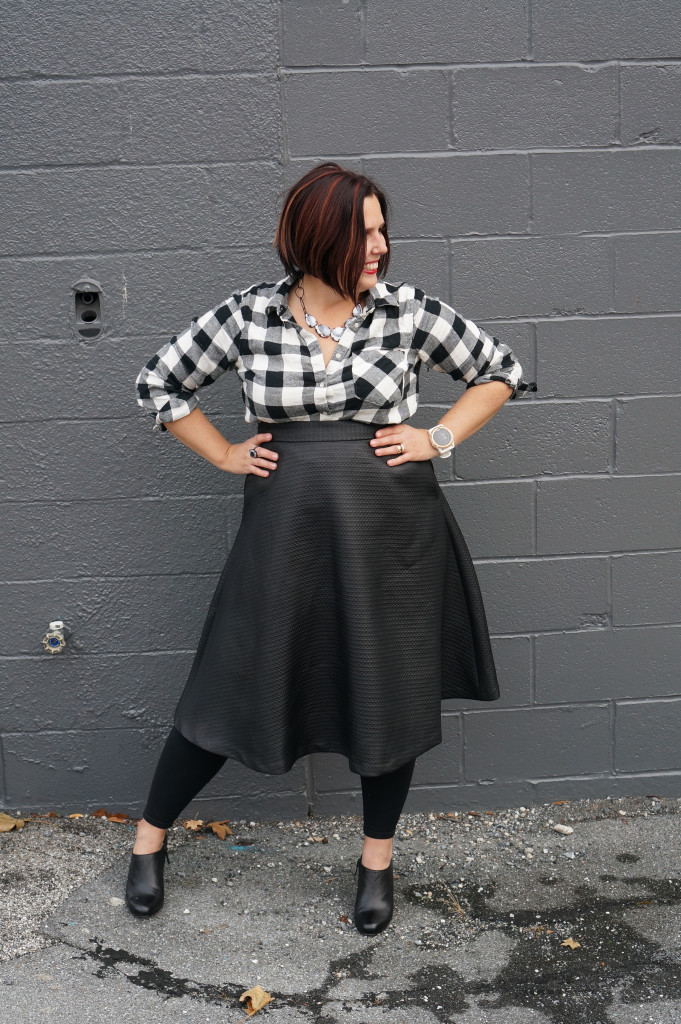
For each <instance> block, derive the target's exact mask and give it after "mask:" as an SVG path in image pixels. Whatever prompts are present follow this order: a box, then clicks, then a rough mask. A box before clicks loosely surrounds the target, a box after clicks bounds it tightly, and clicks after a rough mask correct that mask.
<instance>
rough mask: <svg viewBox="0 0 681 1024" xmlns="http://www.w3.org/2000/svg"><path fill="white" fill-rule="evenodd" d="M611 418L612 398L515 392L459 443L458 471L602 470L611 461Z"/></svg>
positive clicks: (467, 476) (484, 475)
mask: <svg viewBox="0 0 681 1024" xmlns="http://www.w3.org/2000/svg"><path fill="white" fill-rule="evenodd" d="M539 386H541V385H539ZM610 421H611V414H610V405H609V403H608V402H589V403H584V404H581V403H579V402H560V403H551V404H549V403H543V404H542V403H541V402H528V401H526V400H525V399H523V398H516V399H515V400H513V401H512V402H507V403H506V405H504V406H503V408H502V409H500V410H499V412H498V413H497V414H496V415H495V416H494V417H493V419H492V420H490V421H488V422H487V423H486V424H485V426H484V428H483V429H481V430H479V431H478V432H477V433H476V434H474V435H473V436H472V437H469V438H468V439H467V440H466V441H463V442H462V443H461V445H458V446H457V449H458V450H457V452H456V472H457V474H458V475H459V476H460V477H462V478H463V479H464V480H485V479H489V478H490V477H497V478H499V477H519V476H542V475H544V474H549V475H555V474H560V473H603V472H605V471H606V470H607V469H608V468H609V466H610V446H611V441H610V436H611V422H610Z"/></svg>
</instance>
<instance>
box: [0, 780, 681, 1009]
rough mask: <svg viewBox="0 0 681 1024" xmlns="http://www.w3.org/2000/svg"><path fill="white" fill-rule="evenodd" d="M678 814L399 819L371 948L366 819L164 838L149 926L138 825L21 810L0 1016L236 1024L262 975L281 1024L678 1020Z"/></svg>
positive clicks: (1, 878) (541, 810)
mask: <svg viewBox="0 0 681 1024" xmlns="http://www.w3.org/2000/svg"><path fill="white" fill-rule="evenodd" d="M680 809H681V808H680V805H679V801H677V800H675V799H670V798H659V799H658V798H652V797H632V798H624V799H616V800H615V799H612V800H590V801H589V800H584V801H570V802H562V803H561V804H560V805H553V804H546V805H542V806H537V807H532V808H522V809H519V810H511V811H495V812H492V813H486V812H469V813H467V812H457V813H452V812H449V813H441V814H437V815H436V814H403V815H402V818H401V819H400V825H399V826H398V831H397V834H396V836H395V840H394V869H395V913H394V917H393V920H392V922H391V924H390V926H389V927H388V928H387V929H386V931H384V932H382V933H381V934H380V935H378V936H375V937H367V936H364V935H361V934H360V933H359V932H357V931H356V929H355V928H354V925H353V923H352V910H353V904H354V895H355V887H356V879H355V876H354V874H353V871H354V865H355V860H356V857H357V855H358V851H359V849H360V848H361V825H360V819H359V818H357V817H350V816H348V817H343V818H340V817H334V818H330V817H325V816H318V817H311V818H309V819H307V820H306V821H305V822H302V823H301V822H298V823H295V822H251V823H248V822H243V823H240V822H233V823H232V824H231V827H232V829H233V833H234V834H233V835H232V836H227V839H226V840H225V841H221V840H219V839H218V838H217V837H216V836H214V835H212V833H209V834H194V833H188V832H186V831H185V830H184V829H183V828H181V827H179V826H176V827H175V829H173V830H172V831H171V833H170V838H169V851H170V863H169V864H167V865H166V867H165V880H166V899H165V905H164V907H163V909H162V910H161V911H160V913H159V914H157V915H155V916H154V917H152V918H150V919H148V920H145V919H139V918H135V917H133V916H132V915H131V914H130V913H129V912H128V910H127V908H126V906H125V904H124V903H123V902H121V900H122V897H123V894H124V886H125V878H126V874H127V867H128V861H129V853H130V850H131V848H132V842H133V841H134V834H133V830H132V826H131V825H130V824H127V825H125V824H124V825H121V824H114V823H107V822H102V821H101V820H93V819H91V818H86V819H75V820H72V819H68V818H54V817H53V818H49V819H45V818H44V817H43V818H41V819H38V818H28V819H27V825H26V827H25V828H24V829H21V830H19V831H16V832H9V833H5V834H3V835H0V852H1V853H2V855H3V864H2V868H1V869H0V872H1V873H0V883H4V888H3V889H2V890H1V891H2V894H3V915H4V921H3V930H4V935H5V944H4V950H5V953H4V961H3V962H0V1020H5V1019H7V1020H9V1019H10V1017H11V1019H12V1020H13V1021H14V1022H15V1024H29V1022H30V1024H37V1022H38V1021H40V1022H41V1024H43V1022H44V1021H45V1020H50V1019H57V1018H58V1019H59V1020H60V1021H63V1022H65V1024H69V1022H71V1021H74V1022H76V1021H77V1022H79V1024H83V1022H89V1021H93V1022H94V1021H98V1022H99V1021H101V1020H102V1019H107V1020H108V1019H113V1017H114V1015H115V1017H116V1019H117V1021H119V1022H121V1024H122V1022H125V1021H127V1020H130V1021H132V1020H138V1019H140V1017H142V1018H144V1019H145V1020H146V1019H149V1020H154V1021H155V1020H173V1021H180V1020H181V1021H188V1022H189V1021H191V1022H194V1021H196V1022H209V1021H214V1020H215V1021H217V1020H220V1021H227V1022H230V1021H234V1022H236V1021H243V1020H246V1019H249V1017H248V1014H247V1013H246V1006H245V1003H243V1002H240V1000H239V997H240V996H241V995H242V994H243V992H245V991H246V990H247V989H250V988H251V987H253V986H254V985H261V986H262V988H263V989H265V991H267V992H268V993H270V995H271V996H273V1001H272V1002H270V1003H269V1004H268V1005H267V1006H265V1007H263V1008H262V1009H261V1010H259V1011H258V1013H257V1014H255V1015H253V1017H254V1019H257V1018H258V1017H260V1018H261V1019H265V1018H268V1019H274V1020H276V1021H277V1024H288V1022H296V1024H297V1022H303V1021H305V1022H320V1024H337V1022H340V1021H349V1022H351V1024H352V1022H356V1024H403V1022H408V1024H412V1022H414V1024H420V1022H424V1024H425V1022H428V1024H430V1022H436V1021H453V1022H456V1024H497V1022H498V1024H637V1022H639V1021H640V1022H641V1024H643V1022H653V1024H672V1022H673V1024H679V1022H681V909H680V908H681V848H680V844H679V825H680V822H681V817H680V815H679V811H680ZM558 822H562V823H569V824H570V825H571V826H572V827H573V829H574V832H573V833H572V834H568V835H561V834H559V833H557V832H556V831H555V830H554V825H555V824H556V823H558ZM70 872H71V874H70ZM92 872H96V873H94V874H93V875H92V877H90V878H89V880H87V881H83V879H84V878H86V877H87V874H88V873H92ZM56 893H57V894H59V896H58V898H57V896H56ZM20 897H23V904H22V906H23V908H24V911H25V912H22V913H20V909H19V908H20V904H21V900H20ZM41 908H44V912H41ZM31 913H33V914H34V917H33V918H32V917H31ZM568 939H571V940H573V945H574V943H578V945H574V948H571V946H570V945H566V940H568Z"/></svg>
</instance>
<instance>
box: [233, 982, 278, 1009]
mask: <svg viewBox="0 0 681 1024" xmlns="http://www.w3.org/2000/svg"><path fill="white" fill-rule="evenodd" d="M244 999H245V1000H246V1002H247V1006H246V1013H247V1014H248V1015H249V1017H250V1016H251V1015H252V1014H254V1013H257V1011H258V1010H261V1009H262V1008H263V1006H267V1004H268V1003H271V1002H273V1001H274V996H271V995H270V994H269V992H265V989H264V988H261V987H260V985H254V986H253V988H249V989H247V990H246V992H242V994H241V995H240V996H239V1002H240V1003H241V1002H243V1001H244Z"/></svg>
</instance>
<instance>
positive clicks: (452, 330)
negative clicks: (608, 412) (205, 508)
mask: <svg viewBox="0 0 681 1024" xmlns="http://www.w3.org/2000/svg"><path fill="white" fill-rule="evenodd" d="M296 278H297V275H295V274H289V275H287V276H286V277H284V278H282V279H281V280H280V281H277V282H276V283H271V284H267V283H264V284H255V285H253V286H251V287H250V288H246V289H244V290H242V291H237V292H234V293H233V294H232V295H230V297H229V298H227V299H225V300H223V301H222V302H220V303H218V305H217V306H215V307H214V308H213V309H211V310H208V312H206V313H204V314H203V315H201V316H198V317H195V318H194V319H193V320H192V321H191V323H190V325H189V327H188V328H187V329H186V330H185V331H183V332H182V333H181V334H178V335H174V336H173V337H172V338H171V339H170V340H169V341H167V342H166V343H165V344H164V345H163V346H162V347H161V348H160V349H159V350H158V352H156V353H155V354H154V355H153V356H152V357H151V359H149V361H148V362H147V363H146V365H145V366H144V367H142V369H141V370H140V372H139V374H138V376H137V379H136V381H135V387H136V394H137V403H138V404H139V406H140V407H141V408H142V410H143V411H144V412H145V414H151V415H152V416H153V418H154V426H153V430H155V431H161V432H163V431H166V427H165V424H166V423H168V422H171V421H174V420H178V419H181V418H182V417H183V416H187V415H188V414H189V413H190V412H191V411H192V409H194V408H195V406H196V405H198V395H197V392H198V391H199V389H200V388H202V387H206V385H208V384H212V383H213V382H214V381H216V380H217V379H218V377H220V376H221V375H222V374H223V373H225V372H226V371H228V370H235V371H236V373H237V374H238V375H239V378H240V380H241V392H242V398H243V402H244V406H245V419H246V422H248V423H255V422H256V421H258V420H262V421H264V422H270V423H276V422H277V421H281V420H340V419H354V420H360V421H361V422H364V423H376V424H382V423H401V422H402V421H404V420H408V419H409V417H411V416H413V414H414V413H415V412H416V409H417V406H418V379H419V372H420V370H421V368H422V366H423V365H424V364H425V365H426V366H427V367H429V368H430V369H432V370H435V371H438V372H440V373H448V374H449V375H450V376H451V377H453V378H454V380H460V381H464V382H465V383H466V387H467V388H468V387H472V386H474V385H477V384H484V383H486V382H487V381H492V380H501V381H504V382H505V383H506V384H508V385H509V387H510V388H511V389H512V394H511V398H515V397H516V395H518V394H520V393H523V392H526V391H536V390H537V385H536V383H535V382H534V381H531V382H528V381H526V380H523V378H522V367H521V365H520V363H519V362H518V360H517V358H516V357H515V355H514V353H513V352H512V350H511V349H510V348H509V347H508V345H505V344H504V342H502V341H499V339H498V338H495V337H493V335H491V334H488V333H487V332H486V331H484V330H483V329H482V328H481V327H478V326H477V325H476V324H474V323H473V321H472V320H467V319H466V318H465V317H464V316H463V315H462V314H461V313H460V312H458V311H457V310H456V309H454V308H453V307H452V306H449V305H448V304H447V303H446V302H442V300H441V299H437V298H433V297H431V296H429V295H426V294H425V292H423V291H422V290H421V289H420V288H416V287H414V286H413V285H410V284H406V283H402V284H389V283H387V282H384V281H383V282H377V283H376V284H375V285H374V286H373V288H371V289H370V290H369V291H368V292H365V293H364V296H363V306H362V313H361V314H360V315H359V316H357V317H355V318H354V319H353V320H352V322H351V323H350V325H349V326H348V327H346V329H345V331H344V333H343V335H342V337H341V339H340V341H339V342H338V343H337V345H336V348H335V350H334V352H333V356H332V358H331V360H330V362H329V364H328V366H325V365H324V357H323V354H322V349H321V348H320V345H319V342H318V339H317V336H316V335H315V334H313V333H312V332H311V331H307V330H305V329H304V328H302V327H300V326H299V325H298V324H297V323H296V321H295V319H294V317H293V315H292V313H291V310H290V309H289V305H288V293H289V290H291V293H292V285H293V284H294V282H295V280H296ZM332 326H333V325H332Z"/></svg>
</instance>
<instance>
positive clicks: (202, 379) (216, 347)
mask: <svg viewBox="0 0 681 1024" xmlns="http://www.w3.org/2000/svg"><path fill="white" fill-rule="evenodd" d="M243 326H244V321H243V318H242V315H241V293H240V292H235V293H234V294H233V295H231V296H230V297H229V298H228V299H226V300H224V301H223V302H220V303H219V304H218V305H217V306H215V307H214V308H213V309H210V310H208V312H207V313H204V314H203V315H202V316H199V317H195V318H194V319H193V320H192V321H191V323H190V325H189V327H188V328H187V330H186V331H183V332H182V333H181V334H178V335H173V337H172V338H171V339H170V341H167V342H166V343H165V344H164V345H163V346H162V348H160V349H159V350H158V352H156V353H155V354H154V355H153V356H152V357H151V359H149V361H148V362H147V363H146V364H145V365H144V366H143V367H142V369H141V370H140V372H139V374H138V375H137V379H136V380H135V389H136V395H137V404H138V405H139V406H140V407H141V408H142V410H143V411H144V412H145V413H147V414H150V415H151V416H153V418H154V421H155V425H154V427H153V428H152V429H153V430H154V431H160V432H166V430H167V428H166V426H165V424H166V423H170V422H172V421H174V420H179V419H182V417H183V416H188V415H189V413H190V412H191V411H192V410H193V409H194V408H195V407H196V406H197V405H198V404H199V400H198V397H197V394H196V392H197V391H198V389H199V388H201V387H205V386H206V385H208V384H212V383H213V382H214V381H216V380H217V379H218V377H220V376H221V375H222V374H223V373H224V372H225V371H226V370H231V369H232V368H233V367H234V366H235V365H236V362H237V360H238V358H239V347H238V340H239V334H240V332H241V330H242V329H243Z"/></svg>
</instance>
